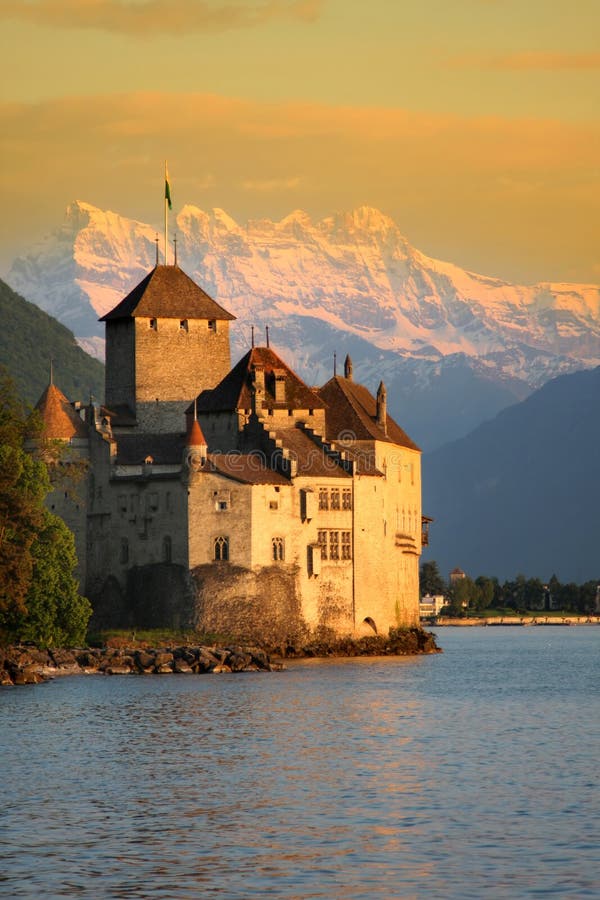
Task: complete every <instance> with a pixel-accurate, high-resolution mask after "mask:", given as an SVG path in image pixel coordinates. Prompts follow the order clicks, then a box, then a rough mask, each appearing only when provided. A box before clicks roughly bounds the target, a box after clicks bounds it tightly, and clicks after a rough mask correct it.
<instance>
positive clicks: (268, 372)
mask: <svg viewBox="0 0 600 900" xmlns="http://www.w3.org/2000/svg"><path fill="white" fill-rule="evenodd" d="M256 366H259V367H262V368H263V369H264V371H265V392H264V395H263V404H262V409H306V410H309V409H324V408H325V406H326V404H325V402H324V401H323V400H322V399H321V397H319V395H318V393H317V391H315V390H313V389H312V388H309V387H308V386H307V385H306V384H305V383H304V382H303V381H302V379H301V378H299V377H298V375H296V373H295V372H293V371H292V370H291V369H290V367H289V366H288V365H287V364H286V363H284V361H283V360H282V359H281V358H280V357H279V356H278V355H277V354H276V353H275V351H274V350H272V349H271V348H270V347H253V348H252V349H251V350H249V351H248V353H246V355H245V356H243V357H242V358H241V359H240V361H239V362H238V363H237V364H236V365H235V366H234V367H233V369H232V370H231V371H230V372H229V373H228V374H227V375H226V376H225V378H224V379H223V380H222V381H221V382H220V383H219V384H218V385H217V386H216V387H215V388H213V389H212V390H210V391H203V392H202V393H201V394H200V396H199V397H198V400H197V404H198V406H197V409H198V412H199V413H206V412H226V411H233V410H236V409H251V408H252V390H251V388H252V384H253V374H252V373H253V369H254V368H255V367H256ZM276 371H279V372H281V373H282V374H283V375H284V376H285V400H284V401H281V402H279V403H277V402H276V401H275V372H276ZM193 409H194V407H193V404H192V405H191V406H190V407H189V409H188V410H187V412H189V413H192V412H193ZM259 412H260V410H259Z"/></svg>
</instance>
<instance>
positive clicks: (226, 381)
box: [38, 264, 428, 640]
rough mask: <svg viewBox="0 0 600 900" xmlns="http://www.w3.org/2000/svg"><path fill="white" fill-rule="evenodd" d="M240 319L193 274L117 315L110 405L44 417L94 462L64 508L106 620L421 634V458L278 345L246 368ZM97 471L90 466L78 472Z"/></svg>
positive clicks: (348, 389)
mask: <svg viewBox="0 0 600 900" xmlns="http://www.w3.org/2000/svg"><path fill="white" fill-rule="evenodd" d="M234 318H235V317H234V316H233V315H231V314H230V313H229V312H227V311H226V310H225V309H223V308H222V307H221V306H219V305H218V304H217V303H216V302H215V301H214V300H213V299H211V298H210V297H209V296H208V295H207V294H206V293H205V292H204V291H203V290H202V289H201V288H200V287H199V286H198V285H196V284H195V283H194V282H193V281H192V280H191V279H190V278H189V277H188V276H187V275H186V274H185V273H184V272H183V271H182V270H181V269H180V268H179V267H178V266H177V265H176V264H175V265H157V266H156V267H155V268H154V269H153V270H152V271H151V272H150V273H149V274H148V275H147V276H146V277H145V278H144V279H143V280H142V281H141V283H140V284H138V285H137V287H136V288H135V289H134V290H133V291H131V293H130V294H128V296H126V297H125V299H124V300H122V301H121V302H120V303H119V304H118V305H117V306H116V307H115V308H114V309H112V310H111V311H110V312H109V313H108V314H107V315H105V316H104V318H103V321H104V322H105V324H106V390H105V399H104V404H103V405H99V404H96V403H93V402H90V404H89V405H87V406H85V407H84V406H81V404H78V403H70V402H69V401H68V400H67V399H66V397H65V396H64V395H63V394H62V393H61V392H60V390H59V389H58V388H57V387H56V386H55V385H54V384H53V383H51V384H50V385H49V386H48V388H47V389H46V391H45V392H44V394H43V395H42V397H41V399H40V401H39V402H38V409H39V411H40V414H41V417H42V420H43V422H44V425H45V430H46V436H47V437H48V438H49V439H56V440H58V441H60V442H62V444H63V446H64V448H65V450H64V454H63V465H62V468H63V470H64V469H65V463H66V469H67V471H68V468H69V462H71V463H75V462H77V461H79V462H82V461H83V463H84V471H83V477H82V479H81V481H80V483H79V484H77V485H75V486H74V490H73V491H71V490H65V484H64V483H62V482H61V483H58V482H57V483H56V487H55V490H54V491H53V493H52V494H51V495H50V496H49V498H48V503H49V505H50V507H51V508H52V509H53V510H54V511H55V512H56V513H58V514H59V515H61V516H62V517H63V518H64V519H65V521H66V522H67V524H68V525H69V526H70V527H71V528H72V530H73V532H74V534H75V538H76V546H77V551H78V557H79V566H80V572H79V575H80V579H81V587H82V592H84V593H85V594H86V595H87V596H88V597H89V598H90V600H91V601H92V604H93V606H94V619H93V621H94V623H95V624H96V625H97V626H98V627H108V626H121V627H134V628H135V627H164V626H168V627H189V626H195V627H197V628H198V629H201V630H202V631H204V632H206V633H219V634H231V635H234V634H235V635H240V636H242V635H243V636H245V637H256V638H264V639H267V640H285V639H288V638H291V637H293V636H294V635H296V634H300V633H308V632H318V631H319V629H321V630H323V629H325V630H326V633H329V634H332V635H333V634H335V635H338V636H341V635H361V634H365V633H371V634H372V633H373V632H378V633H387V631H388V629H389V628H391V627H395V626H397V625H418V623H419V597H418V566H419V556H420V553H421V546H422V543H423V542H424V541H425V540H426V528H427V524H428V520H427V519H426V518H425V517H423V516H422V514H421V474H420V451H419V449H418V447H417V446H416V445H415V444H414V443H413V442H412V441H411V440H410V438H409V437H408V436H407V435H406V434H405V433H404V431H403V430H402V429H401V428H400V427H399V426H398V425H397V424H396V422H394V420H393V419H392V418H391V417H390V416H389V415H388V413H387V398H386V389H385V387H384V385H383V383H381V384H380V386H379V389H378V391H377V395H376V396H375V397H374V396H373V395H372V394H371V393H370V392H369V391H368V390H367V389H366V388H365V387H363V386H362V385H360V384H358V383H357V382H356V381H355V380H354V378H353V372H352V361H351V360H350V358H349V357H347V358H346V360H345V363H344V372H343V375H338V374H336V373H334V375H333V377H332V378H331V379H330V380H329V381H328V382H327V383H326V384H325V385H323V386H322V387H320V388H314V387H309V386H307V385H306V384H305V383H304V382H303V381H302V380H301V379H300V378H299V377H298V376H297V375H296V374H295V373H294V372H293V371H292V370H291V369H290V368H289V367H288V366H287V365H286V363H285V362H284V361H283V360H282V359H281V358H280V357H279V356H278V355H277V353H276V352H275V351H274V350H273V349H272V348H271V347H270V346H269V341H268V339H267V345H266V346H252V347H251V349H249V351H248V352H247V353H246V355H245V356H243V358H242V359H240V360H239V362H237V364H236V365H235V366H234V367H233V368H232V367H231V360H230V345H229V326H230V322H231V321H232V320H233V319H234ZM80 468H81V466H74V467H73V470H74V471H75V469H80Z"/></svg>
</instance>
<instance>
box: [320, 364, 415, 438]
mask: <svg viewBox="0 0 600 900" xmlns="http://www.w3.org/2000/svg"><path fill="white" fill-rule="evenodd" d="M318 393H319V395H320V396H321V397H322V399H323V400H325V402H326V404H327V412H326V414H325V421H326V427H327V434H326V437H327V440H329V441H337V440H344V439H348V437H350V436H351V439H352V440H356V441H388V442H390V443H393V444H397V445H398V446H399V447H408V448H410V449H411V450H418V449H419V447H417V445H416V444H415V443H414V442H413V441H411V439H410V438H409V436H408V435H407V434H406V432H405V431H403V430H402V428H400V426H399V425H398V424H397V423H396V422H394V420H393V419H392V417H391V416H388V417H387V434H386V433H385V432H384V431H383V429H382V428H380V427H379V425H378V424H377V401H376V400H375V397H374V396H373V395H372V394H371V392H370V391H368V390H367V388H366V387H364V386H363V385H362V384H357V383H356V382H355V381H350V380H349V379H348V378H342V377H341V376H340V375H336V376H335V377H334V378H331V379H330V380H329V381H328V382H327V384H325V385H323V387H322V388H319V392H318Z"/></svg>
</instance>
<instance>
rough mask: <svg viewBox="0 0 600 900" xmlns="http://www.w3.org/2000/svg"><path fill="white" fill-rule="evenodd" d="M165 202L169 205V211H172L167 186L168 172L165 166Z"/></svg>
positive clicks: (169, 190)
mask: <svg viewBox="0 0 600 900" xmlns="http://www.w3.org/2000/svg"><path fill="white" fill-rule="evenodd" d="M165 200H166V201H167V203H168V204H169V209H173V204H172V203H171V185H170V184H169V172H168V170H167V167H166V166H165Z"/></svg>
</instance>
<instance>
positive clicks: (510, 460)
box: [423, 367, 600, 584]
mask: <svg viewBox="0 0 600 900" xmlns="http://www.w3.org/2000/svg"><path fill="white" fill-rule="evenodd" d="M599 411H600V367H598V368H596V369H591V370H587V371H583V372H575V373H573V374H571V375H562V376H561V377H559V378H555V379H554V380H553V381H550V382H548V384H546V385H544V387H543V388H541V389H540V390H539V391H536V392H535V393H534V394H532V395H531V396H530V397H528V398H527V400H525V401H523V403H518V404H516V405H514V406H511V407H509V408H508V409H505V410H504V411H503V412H501V413H500V414H499V415H498V416H496V418H495V419H492V420H491V421H490V422H485V423H484V424H483V425H480V426H479V428H477V429H475V431H473V432H471V434H470V435H468V436H467V437H465V438H462V439H461V440H459V441H455V442H454V443H452V444H447V445H446V446H444V447H442V448H440V449H439V450H436V451H435V452H433V453H429V454H427V455H425V456H424V459H423V510H424V512H425V513H426V514H427V515H428V516H433V517H434V519H435V523H434V525H433V527H432V529H431V544H430V547H429V550H428V558H431V559H435V560H436V561H437V562H438V564H439V566H440V569H441V571H442V573H443V574H444V575H447V574H448V573H449V572H450V571H451V570H452V569H453V568H454V567H455V566H459V567H460V568H461V569H463V570H464V571H465V572H466V573H467V574H468V575H471V576H473V577H474V576H475V575H480V574H484V575H495V576H497V577H498V578H500V579H506V578H514V577H515V575H517V574H519V573H522V574H524V575H526V576H527V577H538V578H542V579H544V580H548V579H549V578H550V576H551V575H552V574H555V575H556V576H557V577H558V579H559V581H563V582H565V581H573V582H576V583H578V584H581V583H583V582H585V581H589V580H591V579H597V578H599V577H600V552H599V548H600V513H599V510H600V477H599V475H598V468H599V462H600V416H599Z"/></svg>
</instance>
